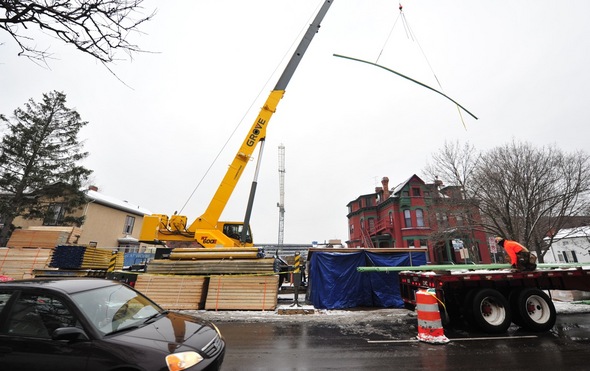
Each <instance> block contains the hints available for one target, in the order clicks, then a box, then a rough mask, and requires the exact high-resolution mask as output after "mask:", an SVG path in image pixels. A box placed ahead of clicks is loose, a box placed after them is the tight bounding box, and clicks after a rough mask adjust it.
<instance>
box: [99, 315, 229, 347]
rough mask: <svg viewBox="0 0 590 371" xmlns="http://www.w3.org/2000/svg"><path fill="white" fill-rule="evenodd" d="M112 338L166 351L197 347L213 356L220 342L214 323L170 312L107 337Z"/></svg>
mask: <svg viewBox="0 0 590 371" xmlns="http://www.w3.org/2000/svg"><path fill="white" fill-rule="evenodd" d="M107 338H109V340H110V341H113V342H123V343H128V344H133V345H134V346H137V347H141V348H152V349H154V350H159V351H162V352H163V353H164V354H169V353H176V352H183V351H188V350H196V351H199V352H200V353H205V354H206V355H208V356H211V355H212V354H211V353H215V349H211V348H212V347H213V348H215V347H216V343H217V342H219V341H220V338H219V335H218V333H217V331H216V330H215V327H214V325H213V324H212V323H211V322H209V321H205V320H202V319H199V318H196V317H193V316H188V315H184V314H180V313H175V312H168V313H166V314H165V315H163V316H161V317H158V318H157V319H156V320H155V321H153V322H151V323H149V324H147V325H145V326H142V327H140V328H136V329H133V330H130V331H126V332H120V333H117V334H114V335H112V336H107Z"/></svg>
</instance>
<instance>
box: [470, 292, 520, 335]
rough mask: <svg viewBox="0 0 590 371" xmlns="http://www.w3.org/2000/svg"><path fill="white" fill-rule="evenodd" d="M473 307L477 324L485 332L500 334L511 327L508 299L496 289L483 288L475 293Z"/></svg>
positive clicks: (472, 313) (474, 319)
mask: <svg viewBox="0 0 590 371" xmlns="http://www.w3.org/2000/svg"><path fill="white" fill-rule="evenodd" d="M471 308H472V311H471V315H472V316H473V321H474V323H475V325H476V326H477V327H479V328H480V329H481V330H482V331H484V332H487V333H490V334H499V333H503V332H506V330H508V327H510V323H511V318H510V309H509V306H508V300H506V298H505V297H504V296H503V295H502V294H500V293H499V292H498V291H496V290H493V289H483V290H480V291H478V292H477V293H475V295H474V296H473V301H472V303H471Z"/></svg>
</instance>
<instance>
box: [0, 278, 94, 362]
mask: <svg viewBox="0 0 590 371" xmlns="http://www.w3.org/2000/svg"><path fill="white" fill-rule="evenodd" d="M0 290H1V289H0ZM8 298H10V300H8ZM2 300H4V302H3V304H0V306H3V308H0V310H1V311H0V369H2V370H27V371H29V370H39V371H41V370H43V371H53V370H55V371H58V370H59V371H62V370H85V369H86V364H87V360H88V357H89V355H90V352H91V342H90V341H73V342H70V341H64V340H62V341H59V340H52V339H51V334H52V333H53V331H54V330H55V329H57V328H59V327H75V326H76V325H77V324H78V323H79V322H78V320H77V319H76V317H75V315H74V314H73V312H72V311H71V310H70V309H69V308H68V306H67V305H66V304H65V303H64V301H65V299H62V298H59V297H57V296H55V295H52V294H47V293H40V294H38V293H35V292H25V291H15V292H9V291H4V292H3V291H0V301H2Z"/></svg>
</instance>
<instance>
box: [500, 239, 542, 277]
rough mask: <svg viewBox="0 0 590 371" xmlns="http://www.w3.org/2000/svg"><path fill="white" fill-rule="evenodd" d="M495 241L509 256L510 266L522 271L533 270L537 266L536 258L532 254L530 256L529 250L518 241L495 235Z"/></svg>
mask: <svg viewBox="0 0 590 371" xmlns="http://www.w3.org/2000/svg"><path fill="white" fill-rule="evenodd" d="M496 243H497V244H498V245H499V246H502V247H503V248H504V250H505V251H506V253H507V254H508V256H509V257H510V264H512V268H515V269H518V270H524V271H534V270H535V269H536V268H537V264H536V263H535V262H536V260H537V258H536V257H535V256H534V255H533V256H532V258H531V253H530V252H529V250H528V249H527V248H526V247H524V246H522V245H521V244H519V243H518V242H516V241H512V240H507V239H504V238H502V237H496Z"/></svg>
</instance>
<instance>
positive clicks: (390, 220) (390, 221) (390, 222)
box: [389, 211, 393, 225]
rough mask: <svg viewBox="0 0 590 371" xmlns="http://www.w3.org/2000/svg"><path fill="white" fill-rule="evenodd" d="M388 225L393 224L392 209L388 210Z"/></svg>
mask: <svg viewBox="0 0 590 371" xmlns="http://www.w3.org/2000/svg"><path fill="white" fill-rule="evenodd" d="M389 225H393V211H390V212H389Z"/></svg>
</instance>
